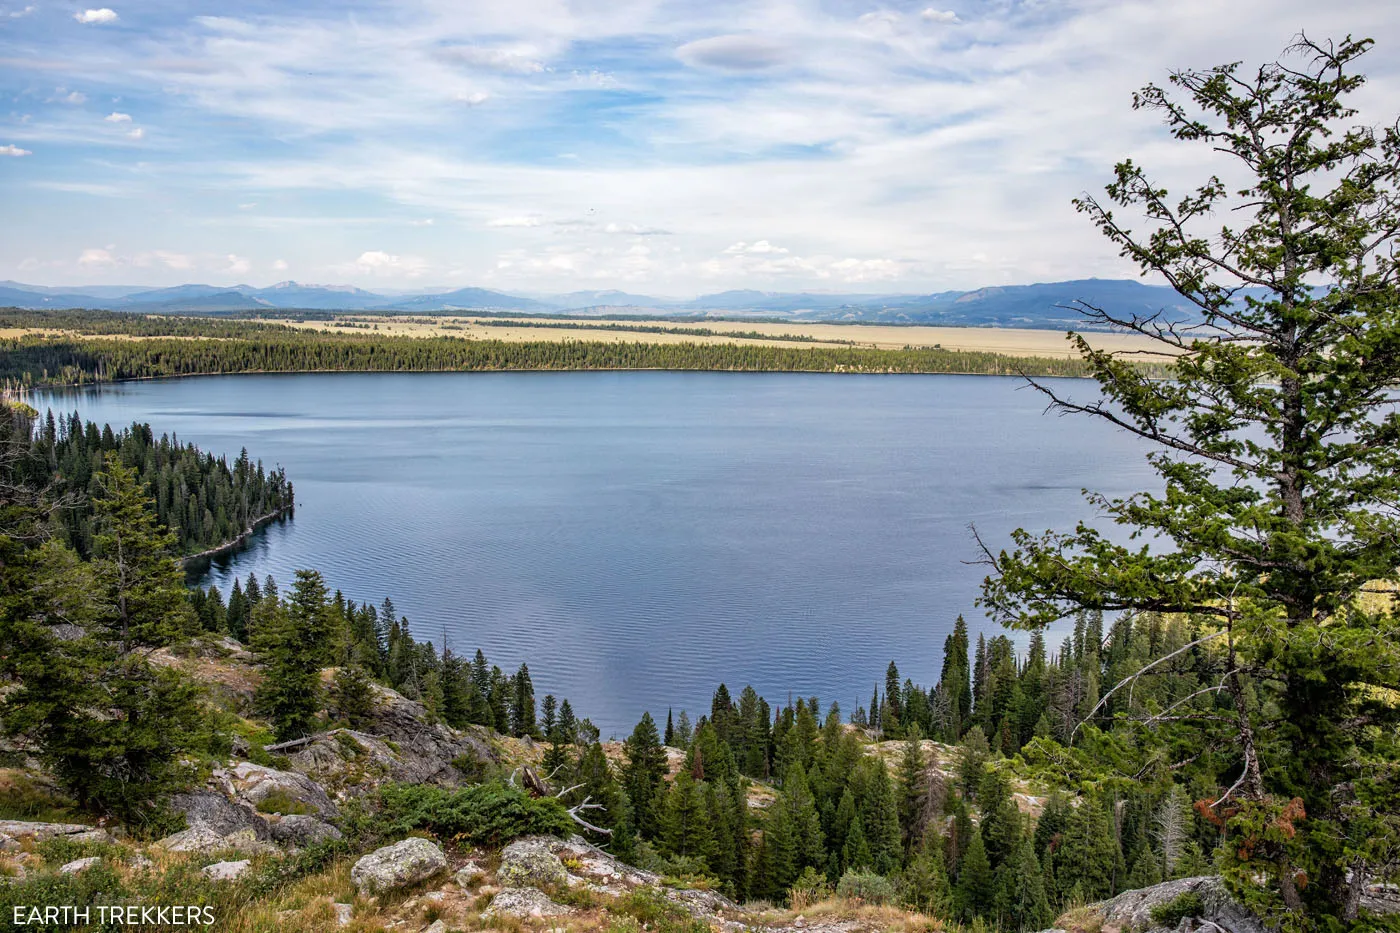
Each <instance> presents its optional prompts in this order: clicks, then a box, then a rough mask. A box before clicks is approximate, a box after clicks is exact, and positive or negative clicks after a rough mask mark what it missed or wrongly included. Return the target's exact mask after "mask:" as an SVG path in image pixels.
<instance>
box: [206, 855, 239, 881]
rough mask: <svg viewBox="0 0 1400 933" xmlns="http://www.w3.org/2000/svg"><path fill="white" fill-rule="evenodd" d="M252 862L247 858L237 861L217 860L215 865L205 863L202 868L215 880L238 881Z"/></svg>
mask: <svg viewBox="0 0 1400 933" xmlns="http://www.w3.org/2000/svg"><path fill="white" fill-rule="evenodd" d="M250 865H252V862H250V861H248V860H247V859H240V860H239V861H236V862H215V863H214V864H213V865H205V866H204V867H203V868H201V869H200V871H201V872H203V873H204V874H206V875H208V876H209V877H210V878H212V879H214V880H215V881H237V880H238V879H239V878H241V877H243V875H244V874H245V873H246V872H247V871H248V867H249V866H250Z"/></svg>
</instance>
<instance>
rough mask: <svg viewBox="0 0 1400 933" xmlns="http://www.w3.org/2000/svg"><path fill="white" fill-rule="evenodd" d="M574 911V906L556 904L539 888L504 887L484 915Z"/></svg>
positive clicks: (556, 914)
mask: <svg viewBox="0 0 1400 933" xmlns="http://www.w3.org/2000/svg"><path fill="white" fill-rule="evenodd" d="M570 913H573V908H571V907H565V906H564V905H563V904H556V903H554V901H552V900H550V899H549V897H548V896H547V895H546V894H545V893H544V892H543V891H540V890H538V889H537V888H502V889H501V890H500V891H498V892H497V893H496V896H495V897H493V898H492V899H491V906H490V907H488V908H487V909H486V913H484V914H482V916H483V917H484V918H486V919H490V918H492V917H561V916H563V915H565V914H570Z"/></svg>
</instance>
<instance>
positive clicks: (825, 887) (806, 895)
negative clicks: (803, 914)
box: [788, 865, 831, 910]
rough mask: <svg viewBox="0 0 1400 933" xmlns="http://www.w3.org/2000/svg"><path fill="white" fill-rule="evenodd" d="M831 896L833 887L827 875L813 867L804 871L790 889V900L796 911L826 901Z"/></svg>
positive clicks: (808, 867)
mask: <svg viewBox="0 0 1400 933" xmlns="http://www.w3.org/2000/svg"><path fill="white" fill-rule="evenodd" d="M830 896H831V885H830V884H829V883H827V880H826V875H824V874H822V873H821V872H819V871H817V870H816V869H815V868H813V867H812V866H811V865H808V866H807V867H806V868H805V869H803V871H802V874H801V875H800V876H798V879H797V880H796V881H794V882H793V883H792V887H791V888H789V889H788V900H789V901H790V902H791V904H792V907H793V909H794V910H801V909H802V908H803V907H805V906H806V905H808V904H815V903H817V902H818V901H824V900H826V899H827V898H828V897H830Z"/></svg>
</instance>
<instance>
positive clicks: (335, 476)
mask: <svg viewBox="0 0 1400 933" xmlns="http://www.w3.org/2000/svg"><path fill="white" fill-rule="evenodd" d="M1061 383H1062V388H1063V389H1065V390H1067V391H1069V392H1071V393H1072V394H1074V395H1076V396H1080V397H1087V396H1090V395H1092V394H1093V393H1094V392H1095V387H1094V385H1093V384H1092V383H1090V382H1085V381H1077V382H1070V381H1061ZM35 401H36V403H37V405H38V407H40V408H41V409H42V408H44V407H46V406H48V405H50V404H52V406H53V407H55V408H57V409H60V410H64V411H72V410H74V409H76V410H78V411H79V412H80V413H81V414H82V415H83V417H84V418H88V419H93V420H96V421H99V422H103V421H106V422H110V423H112V425H113V426H114V427H116V426H120V425H124V424H129V423H130V422H132V421H148V422H150V423H151V425H152V426H153V427H154V428H155V430H156V431H157V433H161V432H175V433H176V434H178V435H179V437H180V438H181V440H186V441H192V442H194V443H196V444H198V445H199V446H200V447H202V448H204V449H206V450H210V451H214V452H219V453H226V454H228V455H229V456H230V457H233V456H236V455H237V454H238V451H239V449H240V448H242V447H247V448H248V450H249V452H250V453H251V454H253V455H254V456H255V457H259V458H261V459H262V460H263V462H264V463H265V464H267V465H269V466H271V465H273V464H280V465H282V466H284V467H286V469H287V473H288V476H289V477H290V478H291V480H292V482H293V483H294V484H295V486H296V498H297V510H296V516H295V518H294V519H292V520H290V521H287V522H284V523H280V524H274V525H272V526H270V527H268V528H267V529H266V530H265V531H263V532H261V533H259V534H258V535H257V536H256V537H255V538H254V540H253V541H252V543H251V545H250V546H249V547H248V548H246V549H245V550H243V551H241V552H240V553H238V554H237V555H236V556H234V557H233V558H231V559H229V560H226V561H221V562H219V563H216V564H215V565H214V566H212V567H211V568H210V569H209V572H208V574H207V576H206V578H205V582H206V583H209V582H213V583H217V584H218V585H219V586H220V587H222V588H223V589H224V591H225V592H226V593H227V591H228V589H229V587H231V585H232V582H233V578H234V576H238V577H246V576H247V574H248V573H249V572H253V573H256V574H257V575H258V576H259V577H262V576H264V575H266V574H269V573H270V574H272V575H273V576H275V577H276V578H277V579H278V580H279V581H281V582H284V583H285V582H289V581H290V580H291V579H292V575H293V571H294V570H296V569H298V568H305V567H313V568H316V569H319V570H321V571H322V572H323V573H324V574H325V576H326V578H327V581H328V582H329V584H330V585H331V587H332V588H339V589H341V590H343V591H344V593H345V594H346V596H347V597H349V598H351V599H354V600H357V601H360V600H371V601H373V602H375V603H376V604H377V603H379V602H380V601H382V600H383V599H384V597H386V596H389V597H391V598H392V599H393V601H394V604H395V606H397V607H398V609H399V611H400V612H401V613H403V614H405V615H407V616H408V618H409V620H410V622H411V624H412V628H413V631H414V632H415V634H416V635H417V636H418V637H420V638H432V639H433V640H434V641H437V642H441V640H442V639H443V638H444V636H445V637H446V639H447V641H448V643H449V644H450V645H451V646H452V648H453V649H454V650H456V651H459V652H468V653H470V652H472V651H474V650H475V649H476V648H478V647H480V648H482V649H483V650H485V651H486V653H487V655H488V657H490V659H491V660H492V661H493V662H494V663H497V664H500V665H501V666H502V667H503V668H506V669H507V670H513V669H514V668H515V667H517V666H518V665H519V664H520V662H522V661H526V662H528V663H529V665H530V671H531V674H532V676H533V678H534V682H535V687H536V691H537V694H538V695H539V696H543V695H544V694H545V693H547V692H550V693H555V694H556V695H559V696H567V697H569V698H570V699H571V700H572V701H573V703H574V706H575V708H576V709H577V710H579V712H580V714H581V715H588V716H591V717H592V718H593V720H594V722H595V723H596V724H597V725H598V726H599V727H600V728H601V729H602V730H603V734H604V736H607V735H609V734H613V733H616V734H619V735H623V734H625V733H626V732H628V731H630V729H631V726H632V725H633V724H634V723H635V722H636V720H637V719H638V718H639V716H640V715H641V713H642V711H643V710H646V709H649V710H651V712H652V714H653V715H655V716H658V717H659V718H661V719H662V720H664V717H665V715H666V710H667V708H668V707H674V708H675V709H676V710H677V711H679V710H680V709H682V708H685V709H688V710H690V712H691V714H692V716H693V717H694V716H696V715H698V713H700V712H702V711H708V709H709V698H710V694H711V693H712V691H713V690H714V687H715V685H716V684H717V683H718V682H720V681H721V680H723V681H725V682H727V683H728V685H729V687H730V690H731V692H737V690H738V689H739V688H740V687H742V686H743V685H744V684H746V683H752V684H753V685H754V686H755V687H756V688H758V690H759V691H760V692H761V693H764V694H765V695H766V696H767V697H768V698H769V699H770V701H778V700H785V699H786V698H787V696H788V695H789V693H790V692H791V694H793V695H801V696H810V695H816V696H819V697H821V699H822V702H823V704H825V703H827V702H829V701H831V700H838V701H840V703H841V705H842V707H843V709H845V710H848V711H849V710H850V709H853V708H854V706H855V705H856V704H857V703H865V702H868V699H869V696H870V693H871V689H872V687H873V685H874V684H875V683H876V681H881V682H882V681H883V677H884V672H885V667H886V665H887V664H888V663H889V661H890V660H891V659H892V658H893V659H895V660H897V661H898V662H899V664H900V670H901V673H903V674H904V675H905V676H910V677H913V678H914V679H915V680H918V681H921V682H924V683H931V682H932V681H934V680H935V679H936V678H937V672H938V669H939V665H940V663H941V655H942V647H943V639H944V637H945V636H946V635H947V633H948V632H949V631H950V630H951V627H952V624H953V620H954V619H955V618H956V616H957V615H958V614H959V613H963V614H965V616H966V618H967V620H968V622H969V624H970V625H971V626H972V628H973V631H974V632H976V631H989V632H990V631H992V629H993V628H994V626H992V625H991V624H990V623H989V622H987V620H986V619H985V618H984V617H983V616H982V613H981V611H980V610H978V609H976V608H975V606H974V600H975V598H976V596H977V593H978V589H979V585H980V582H981V579H982V577H983V575H984V570H983V568H980V567H977V566H969V565H968V564H967V563H965V562H968V561H974V560H975V559H976V558H977V556H978V552H977V548H976V545H975V543H974V541H973V538H972V535H971V533H970V532H969V530H968V529H969V525H970V524H974V523H975V524H976V526H977V528H978V530H979V531H980V532H981V533H982V535H983V537H984V538H985V539H986V540H987V541H988V542H991V543H996V544H998V545H1004V544H1006V543H1007V541H1008V538H1007V536H1008V533H1009V532H1010V531H1011V530H1013V529H1015V528H1017V527H1026V528H1028V529H1031V530H1044V529H1047V528H1057V529H1065V530H1068V529H1069V528H1071V527H1072V526H1073V524H1074V522H1075V521H1076V520H1078V519H1080V518H1084V517H1088V516H1090V515H1091V514H1092V513H1091V510H1090V508H1089V506H1088V505H1087V504H1086V503H1085V502H1084V500H1083V499H1082V497H1081V495H1080V490H1081V488H1083V487H1088V488H1090V489H1095V490H1098V491H1101V492H1105V493H1109V494H1122V493H1127V492H1130V491H1132V490H1135V489H1139V488H1144V486H1146V487H1148V488H1155V485H1156V484H1154V483H1153V482H1152V474H1151V471H1150V469H1149V467H1148V466H1147V464H1146V462H1145V461H1144V459H1143V452H1144V451H1143V447H1142V446H1141V445H1140V444H1139V443H1138V442H1136V441H1135V440H1133V439H1132V438H1130V437H1128V436H1126V435H1124V434H1122V433H1119V432H1115V431H1114V430H1113V429H1111V428H1110V427H1108V426H1105V425H1102V424H1099V423H1095V422H1092V421H1090V420H1087V419H1083V418H1061V417H1056V416H1054V415H1047V414H1044V413H1043V410H1044V399H1043V398H1042V397H1041V396H1039V395H1038V394H1036V393H1035V392H1033V391H1032V390H1030V389H1029V388H1027V387H1025V384H1024V383H1023V382H1022V381H1021V380H1020V379H1016V378H1000V377H985V376H854V375H829V374H788V373H773V374H734V373H674V372H600V373H470V374H468V373H444V374H315V375H268V376H227V377H204V378H194V379H185V380H174V381H157V382H141V383H128V384H124V385H120V386H113V387H105V388H102V389H100V390H89V391H82V392H71V393H62V394H57V395H47V396H44V395H41V396H39V397H38V398H37V399H36V400H35ZM1052 644H1053V642H1052Z"/></svg>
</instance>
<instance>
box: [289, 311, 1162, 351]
mask: <svg viewBox="0 0 1400 933" xmlns="http://www.w3.org/2000/svg"><path fill="white" fill-rule="evenodd" d="M342 320H346V321H353V322H356V323H361V324H369V325H370V327H369V328H368V329H366V328H363V327H360V328H346V327H335V326H333V323H332V322H330V321H294V320H291V319H278V320H277V323H281V324H286V325H288V326H291V327H297V328H301V329H304V330H321V331H327V332H332V333H353V334H371V335H373V334H379V335H384V336H389V335H393V336H405V337H442V336H455V337H469V338H472V339H476V340H492V339H494V340H503V341H506V342H508V343H517V342H523V341H564V340H587V341H599V342H603V343H656V344H670V343H702V344H746V345H766V346H786V347H792V346H798V347H823V346H824V347H840V346H849V345H851V344H854V345H856V346H860V347H869V348H872V349H880V350H897V349H902V348H904V347H906V346H910V347H943V348H944V349H948V350H972V351H984V352H988V353H1000V354H1004V355H1006V356H1039V357H1052V358H1059V359H1071V358H1075V357H1077V356H1078V355H1079V354H1078V352H1077V351H1076V350H1075V349H1074V347H1073V346H1072V345H1071V344H1070V343H1069V341H1068V340H1066V339H1065V335H1064V332H1062V331H1056V330H1021V329H1015V328H1000V327H931V326H921V325H909V326H900V325H893V324H861V325H853V324H821V323H810V324H799V323H767V322H749V321H676V322H669V321H616V320H608V319H592V318H590V319H587V320H586V321H584V320H575V321H569V322H567V323H570V324H583V325H586V324H589V323H595V322H596V323H599V324H619V325H623V326H627V325H636V326H640V327H649V328H650V327H662V328H666V329H669V330H685V329H697V328H698V329H703V330H709V331H715V332H716V333H715V335H713V336H709V335H707V336H695V335H692V334H684V333H674V334H659V333H648V332H641V331H620V330H606V329H603V328H589V327H587V326H583V327H577V328H575V327H567V328H561V327H549V326H531V325H548V324H551V323H559V322H555V321H547V320H541V319H532V318H518V319H517V318H511V319H509V320H510V323H509V325H500V324H487V323H483V322H484V321H487V320H492V319H487V318H481V317H472V316H469V315H468V316H462V317H433V318H405V317H389V316H378V315H367V314H354V315H346V316H344V317H343V318H342ZM494 320H498V321H499V320H500V319H494ZM741 333H759V334H764V335H768V336H769V337H770V338H771V339H762V338H754V337H739V336H723V335H724V334H741ZM783 336H801V337H808V338H811V340H804V341H792V340H783V339H781V338H782V337H783ZM1089 342H1090V343H1091V344H1092V345H1093V346H1094V347H1096V348H1098V349H1103V350H1113V351H1120V352H1121V351H1152V350H1160V345H1158V344H1156V343H1155V342H1154V341H1151V340H1149V339H1147V338H1145V337H1139V336H1136V335H1131V334H1092V335H1089ZM1140 358H1141V359H1144V360H1153V359H1156V360H1162V359H1166V357H1164V356H1161V355H1157V356H1155V357H1154V356H1146V355H1144V356H1141V357H1140Z"/></svg>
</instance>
